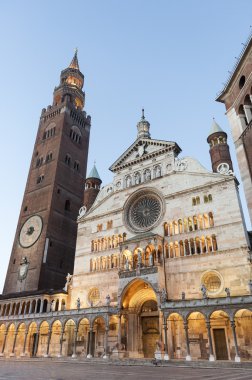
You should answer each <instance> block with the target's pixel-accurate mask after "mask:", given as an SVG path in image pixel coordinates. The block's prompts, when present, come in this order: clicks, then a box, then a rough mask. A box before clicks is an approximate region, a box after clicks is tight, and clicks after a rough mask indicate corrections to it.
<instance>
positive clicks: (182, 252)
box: [179, 240, 184, 256]
mask: <svg viewBox="0 0 252 380" xmlns="http://www.w3.org/2000/svg"><path fill="white" fill-rule="evenodd" d="M179 251H180V256H184V243H183V241H182V240H180V242H179Z"/></svg>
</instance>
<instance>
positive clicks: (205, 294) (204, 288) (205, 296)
mask: <svg viewBox="0 0 252 380" xmlns="http://www.w3.org/2000/svg"><path fill="white" fill-rule="evenodd" d="M200 290H201V293H202V296H203V298H207V288H206V286H205V285H204V284H202V285H201V288H200Z"/></svg>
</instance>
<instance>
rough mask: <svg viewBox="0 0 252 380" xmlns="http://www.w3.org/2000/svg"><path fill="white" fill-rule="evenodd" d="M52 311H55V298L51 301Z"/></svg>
mask: <svg viewBox="0 0 252 380" xmlns="http://www.w3.org/2000/svg"><path fill="white" fill-rule="evenodd" d="M51 311H55V300H52V302H51Z"/></svg>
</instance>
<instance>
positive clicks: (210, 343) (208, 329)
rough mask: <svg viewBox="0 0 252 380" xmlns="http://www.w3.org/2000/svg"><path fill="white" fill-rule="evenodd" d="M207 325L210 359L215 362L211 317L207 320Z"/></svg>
mask: <svg viewBox="0 0 252 380" xmlns="http://www.w3.org/2000/svg"><path fill="white" fill-rule="evenodd" d="M206 327H207V334H208V342H209V361H210V362H214V361H215V358H214V355H213V341H212V335H211V322H210V320H209V319H208V320H207V321H206Z"/></svg>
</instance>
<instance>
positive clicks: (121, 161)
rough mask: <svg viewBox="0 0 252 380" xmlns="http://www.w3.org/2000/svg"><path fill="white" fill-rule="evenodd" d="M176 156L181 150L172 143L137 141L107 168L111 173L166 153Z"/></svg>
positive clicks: (147, 139) (147, 140)
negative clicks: (172, 153)
mask: <svg viewBox="0 0 252 380" xmlns="http://www.w3.org/2000/svg"><path fill="white" fill-rule="evenodd" d="M171 151H172V152H174V155H175V156H177V155H178V154H179V153H180V152H181V148H180V147H179V146H178V145H177V144H176V143H175V142H173V141H164V140H154V139H149V138H146V139H141V138H140V139H137V140H136V141H135V142H134V143H133V144H132V145H131V146H130V147H129V148H128V149H127V150H126V151H125V152H124V153H123V154H122V155H121V156H120V157H119V158H118V159H117V160H116V161H115V162H114V163H113V164H112V165H111V166H110V168H109V170H111V171H112V172H113V173H116V172H117V171H119V170H121V169H123V168H125V167H130V166H133V165H135V164H137V163H139V162H143V161H145V160H147V159H150V158H152V157H157V156H159V155H162V154H164V153H166V152H171Z"/></svg>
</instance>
